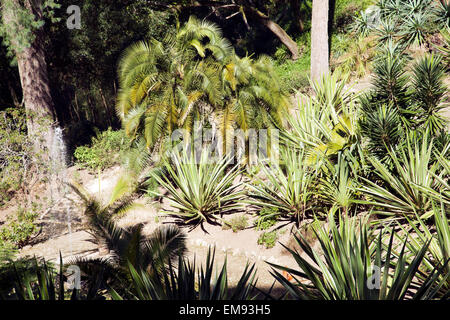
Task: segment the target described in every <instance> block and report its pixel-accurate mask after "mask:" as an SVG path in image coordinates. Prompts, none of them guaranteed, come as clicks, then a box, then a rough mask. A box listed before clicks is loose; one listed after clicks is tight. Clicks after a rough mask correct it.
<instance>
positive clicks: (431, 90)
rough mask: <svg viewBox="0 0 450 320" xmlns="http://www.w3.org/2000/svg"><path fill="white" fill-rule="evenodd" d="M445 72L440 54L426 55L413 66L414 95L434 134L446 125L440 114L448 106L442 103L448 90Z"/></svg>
mask: <svg viewBox="0 0 450 320" xmlns="http://www.w3.org/2000/svg"><path fill="white" fill-rule="evenodd" d="M444 73H445V70H444V68H443V66H442V64H441V57H440V56H435V55H426V56H424V57H423V58H421V59H420V60H418V61H417V62H416V63H415V64H414V66H413V77H412V85H413V90H414V92H413V95H412V97H413V99H414V102H415V103H416V104H417V106H418V107H419V108H420V111H419V112H420V114H419V118H420V119H421V120H422V121H423V122H424V125H425V126H426V127H427V128H429V129H430V130H431V132H432V133H433V134H435V133H437V132H439V131H440V130H442V129H443V128H444V125H445V120H444V119H443V118H442V116H441V115H440V114H439V112H440V111H441V110H442V109H443V108H444V107H445V106H446V104H444V103H442V102H443V98H444V96H445V94H446V92H447V87H446V86H445V85H444V82H443V78H444Z"/></svg>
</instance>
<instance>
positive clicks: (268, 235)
mask: <svg viewBox="0 0 450 320" xmlns="http://www.w3.org/2000/svg"><path fill="white" fill-rule="evenodd" d="M277 239H278V233H277V232H276V231H271V232H263V233H262V234H261V235H260V236H259V238H258V244H259V245H263V246H265V247H266V248H267V249H270V248H273V247H274V246H275V244H276V243H277Z"/></svg>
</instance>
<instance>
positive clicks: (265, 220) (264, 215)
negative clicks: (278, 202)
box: [255, 207, 279, 230]
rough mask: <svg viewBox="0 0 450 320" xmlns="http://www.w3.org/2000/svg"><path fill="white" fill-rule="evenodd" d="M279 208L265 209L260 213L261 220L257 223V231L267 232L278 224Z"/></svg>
mask: <svg viewBox="0 0 450 320" xmlns="http://www.w3.org/2000/svg"><path fill="white" fill-rule="evenodd" d="M278 214H279V213H278V208H273V207H264V208H262V209H261V210H260V211H259V218H258V219H257V220H256V221H255V227H256V230H267V229H269V228H270V227H273V226H274V225H275V224H276V223H277V215H278Z"/></svg>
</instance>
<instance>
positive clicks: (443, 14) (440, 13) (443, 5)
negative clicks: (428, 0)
mask: <svg viewBox="0 0 450 320" xmlns="http://www.w3.org/2000/svg"><path fill="white" fill-rule="evenodd" d="M434 10H435V11H434V15H435V19H434V22H435V23H437V25H438V26H439V27H440V28H449V27H450V1H448V0H439V1H436V6H435V9H434Z"/></svg>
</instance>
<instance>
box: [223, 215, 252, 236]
mask: <svg viewBox="0 0 450 320" xmlns="http://www.w3.org/2000/svg"><path fill="white" fill-rule="evenodd" d="M247 226H248V218H247V216H244V215H239V216H236V217H233V218H231V219H229V220H223V225H222V229H223V230H229V229H231V230H233V232H238V231H240V230H244V229H245V228H247Z"/></svg>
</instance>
